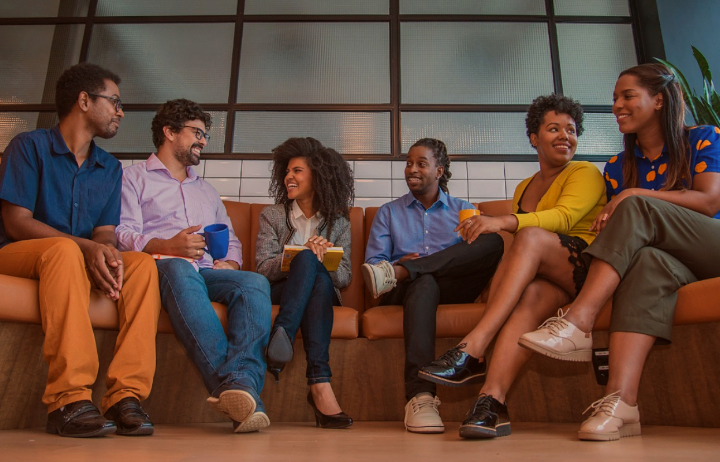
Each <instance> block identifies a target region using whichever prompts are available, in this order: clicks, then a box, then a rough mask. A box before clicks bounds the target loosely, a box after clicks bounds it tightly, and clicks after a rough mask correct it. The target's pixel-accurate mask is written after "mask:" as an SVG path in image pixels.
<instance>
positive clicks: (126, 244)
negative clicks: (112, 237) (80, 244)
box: [115, 154, 242, 268]
mask: <svg viewBox="0 0 720 462" xmlns="http://www.w3.org/2000/svg"><path fill="white" fill-rule="evenodd" d="M187 173H188V177H187V178H186V179H185V181H183V182H182V183H180V182H179V181H178V180H176V179H175V178H173V177H172V175H171V174H170V171H169V170H168V169H167V168H166V167H165V165H164V164H163V163H162V162H161V161H160V159H158V158H157V156H155V154H151V155H150V157H149V158H148V160H146V161H145V162H141V163H139V164H135V165H132V166H130V167H128V168H126V169H125V170H123V179H122V207H121V209H120V224H119V225H118V226H117V228H115V234H116V235H117V239H118V248H119V249H120V250H135V251H138V252H142V251H143V249H144V248H145V246H146V245H147V243H148V242H149V241H150V240H151V239H154V238H159V239H170V238H171V237H173V236H175V235H176V234H177V233H179V232H180V231H182V230H183V229H185V228H189V227H190V226H194V225H202V227H203V228H204V227H205V226H208V225H211V224H213V223H225V224H226V225H228V228H229V229H230V245H229V247H228V254H227V256H226V257H225V258H223V259H222V260H223V261H228V260H231V261H234V262H237V264H238V265H240V267H242V245H241V244H240V241H239V240H238V238H237V236H235V233H234V232H233V228H232V223H230V218H228V216H227V212H226V211H225V205H224V204H223V203H222V200H221V199H220V195H219V194H218V192H217V191H216V190H215V188H213V187H212V186H210V184H209V183H207V182H206V181H205V180H203V179H202V178H200V177H199V176H197V174H196V173H195V171H194V170H193V169H192V167H188V168H187ZM193 264H194V265H195V266H196V267H199V268H212V266H213V260H212V257H210V255H209V254H205V255H204V256H203V258H202V259H201V260H196V261H195V263H193Z"/></svg>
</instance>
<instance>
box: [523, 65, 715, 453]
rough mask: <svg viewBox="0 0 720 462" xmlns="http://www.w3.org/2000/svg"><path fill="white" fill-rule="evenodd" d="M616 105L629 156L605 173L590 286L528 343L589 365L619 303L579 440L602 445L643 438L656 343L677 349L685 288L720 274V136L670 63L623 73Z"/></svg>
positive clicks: (615, 161) (526, 337) (615, 160)
mask: <svg viewBox="0 0 720 462" xmlns="http://www.w3.org/2000/svg"><path fill="white" fill-rule="evenodd" d="M613 101H614V104H613V114H615V117H616V118H617V123H618V127H619V129H620V132H622V133H623V135H624V143H625V150H624V151H623V152H621V153H620V154H618V155H617V156H615V157H613V158H612V159H610V160H609V161H608V163H607V165H606V166H605V181H606V183H607V195H608V203H607V205H606V206H605V208H604V209H603V210H602V211H601V212H600V214H599V215H598V216H597V218H596V219H595V222H594V223H593V225H592V229H595V230H596V231H597V233H598V237H597V238H596V239H595V241H594V242H593V243H592V244H591V245H590V246H589V247H588V248H587V250H585V252H587V253H588V254H590V255H592V256H593V257H594V258H593V261H592V263H591V265H590V269H589V272H588V277H587V279H586V281H585V285H584V287H583V289H582V291H581V292H580V294H578V296H577V298H576V299H575V301H574V302H573V303H572V304H571V305H570V307H569V308H568V309H567V310H566V311H565V312H564V313H563V312H560V313H559V316H558V317H556V318H550V319H549V320H547V321H546V322H545V324H543V325H542V326H540V328H539V329H538V330H537V331H535V332H531V333H528V334H525V335H523V336H522V337H521V338H520V344H521V345H522V346H525V347H527V348H530V349H532V350H534V351H537V352H539V353H542V354H544V355H546V356H550V357H553V358H556V359H564V360H570V361H590V359H591V351H592V335H591V331H592V327H593V324H594V322H595V318H596V316H597V314H598V312H599V311H600V309H601V308H602V307H603V305H604V304H605V301H606V300H607V299H608V298H609V297H610V296H612V297H613V310H612V319H611V325H610V371H609V380H608V384H607V387H606V389H605V391H606V396H605V397H604V398H602V399H600V400H598V401H596V402H595V403H593V404H592V405H591V406H590V408H592V409H593V412H592V415H591V417H590V418H588V419H587V420H586V421H585V422H583V424H582V426H581V427H580V431H579V432H578V436H579V438H580V439H584V440H600V441H609V440H617V439H619V438H621V437H624V436H634V435H639V434H640V414H639V412H638V407H637V394H638V387H639V385H640V376H641V374H642V370H643V366H644V364H645V360H646V358H647V355H648V353H649V352H650V349H651V348H652V346H653V344H655V343H665V344H667V343H670V340H671V331H672V324H673V318H674V314H675V302H676V301H677V290H678V289H679V288H680V287H682V286H683V285H685V284H689V283H691V282H695V281H697V280H702V279H709V278H713V277H719V276H720V265H718V261H719V260H720V239H717V236H718V235H720V220H718V218H720V213H718V210H719V209H720V129H719V128H717V127H710V126H698V127H686V126H685V124H684V123H683V121H684V119H685V106H684V103H683V99H682V93H681V91H680V85H679V84H678V82H677V80H676V78H675V76H674V75H673V74H672V72H670V70H669V69H668V68H667V67H665V66H663V65H661V64H643V65H640V66H636V67H632V68H630V69H627V70H625V71H623V72H622V73H621V74H620V77H619V78H618V81H617V83H616V85H615V92H614V93H613ZM590 408H588V410H589V409H590Z"/></svg>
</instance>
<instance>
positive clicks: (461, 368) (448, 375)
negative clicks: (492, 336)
mask: <svg viewBox="0 0 720 462" xmlns="http://www.w3.org/2000/svg"><path fill="white" fill-rule="evenodd" d="M465 346H466V344H465V343H461V344H460V345H458V346H456V347H455V348H450V349H449V350H448V351H446V352H445V354H444V355H442V356H440V357H439V358H438V359H436V360H435V361H433V362H431V363H430V364H428V365H427V366H425V367H423V368H422V369H420V371H419V372H418V377H420V378H421V379H423V380H427V381H429V382H435V383H439V384H440V385H448V386H451V387H462V386H463V385H469V384H471V383H482V382H484V381H485V373H486V372H487V364H486V363H485V361H480V360H479V359H478V358H474V357H472V356H470V355H469V354H467V353H465V352H464V351H462V348H464V347H465Z"/></svg>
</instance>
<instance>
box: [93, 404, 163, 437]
mask: <svg viewBox="0 0 720 462" xmlns="http://www.w3.org/2000/svg"><path fill="white" fill-rule="evenodd" d="M105 417H107V418H108V419H112V420H114V421H115V424H116V425H117V432H116V433H117V434H118V435H125V436H145V435H152V434H153V432H154V431H155V427H154V426H153V423H152V422H150V416H148V415H147V414H146V413H145V411H143V408H142V407H140V401H138V399H137V398H133V397H130V396H129V397H127V398H123V399H121V400H120V401H118V402H117V403H115V404H113V405H112V406H111V407H110V409H108V410H107V412H106V413H105Z"/></svg>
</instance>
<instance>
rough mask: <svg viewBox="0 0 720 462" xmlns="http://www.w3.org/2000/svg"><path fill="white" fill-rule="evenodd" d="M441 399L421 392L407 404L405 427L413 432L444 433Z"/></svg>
mask: <svg viewBox="0 0 720 462" xmlns="http://www.w3.org/2000/svg"><path fill="white" fill-rule="evenodd" d="M438 406H440V399H439V398H438V397H437V396H433V395H431V394H430V393H419V394H418V395H416V396H415V397H414V398H413V399H411V400H410V401H408V403H407V404H406V405H405V428H406V429H407V431H409V432H413V433H442V432H444V431H445V425H443V423H442V419H441V418H440V413H439V412H438Z"/></svg>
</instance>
